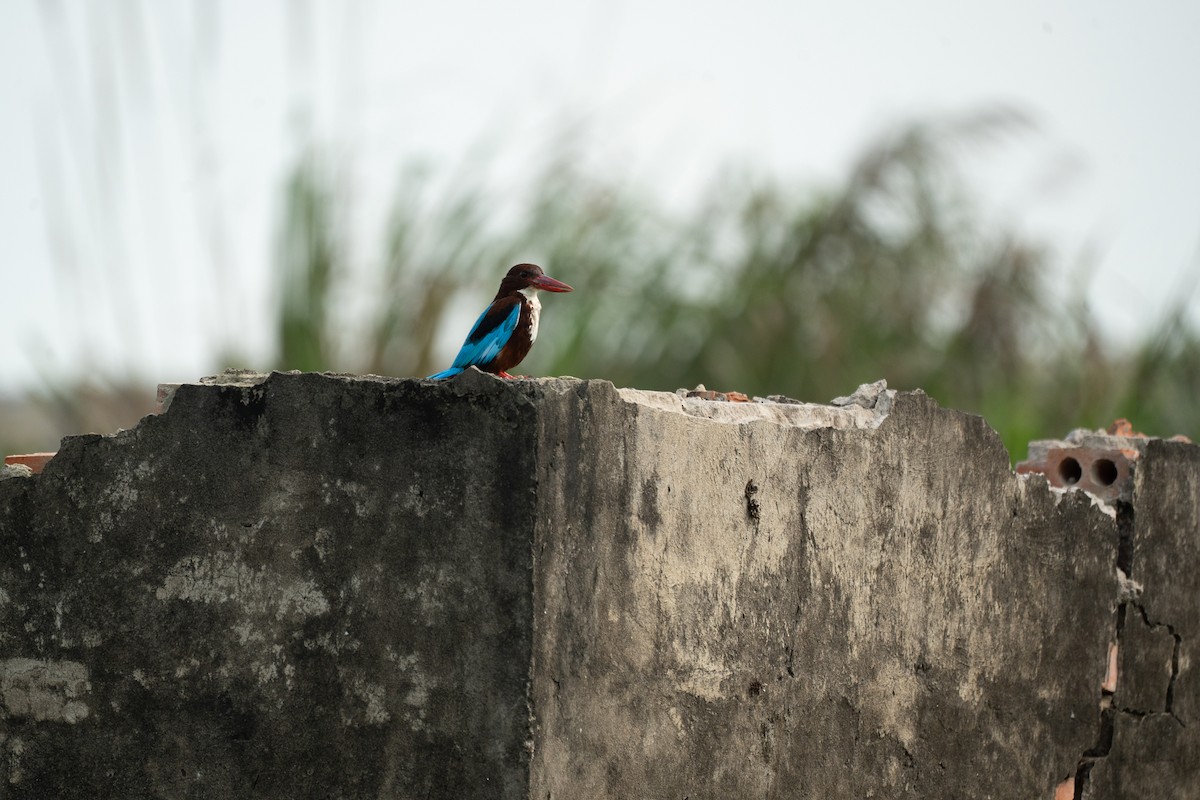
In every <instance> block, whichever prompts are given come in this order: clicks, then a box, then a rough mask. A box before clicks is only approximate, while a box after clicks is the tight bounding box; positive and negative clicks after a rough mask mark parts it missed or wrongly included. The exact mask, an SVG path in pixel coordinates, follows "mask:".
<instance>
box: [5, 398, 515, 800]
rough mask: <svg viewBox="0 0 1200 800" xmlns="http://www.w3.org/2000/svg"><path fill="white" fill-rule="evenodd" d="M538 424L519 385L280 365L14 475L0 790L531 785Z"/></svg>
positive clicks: (315, 793) (458, 791)
mask: <svg viewBox="0 0 1200 800" xmlns="http://www.w3.org/2000/svg"><path fill="white" fill-rule="evenodd" d="M535 430H536V416H535V413H534V407H533V405H532V404H531V403H530V402H529V400H528V398H526V397H525V396H523V395H521V394H520V393H516V392H504V391H492V392H474V393H471V394H470V395H469V396H464V395H463V394H461V393H460V392H459V391H457V390H456V389H455V388H454V387H450V388H446V389H440V390H435V389H431V388H430V387H429V386H425V385H422V384H420V383H418V382H415V381H408V382H401V381H382V380H345V379H340V378H331V377H323V376H319V375H286V376H284V375H277V376H274V377H273V378H271V379H270V380H268V381H266V382H265V383H262V384H261V385H240V386H212V387H208V386H205V387H201V386H183V387H182V388H180V389H179V391H178V393H177V394H176V396H175V398H174V401H173V403H172V405H171V408H170V410H169V412H168V413H167V414H166V415H165V416H161V417H148V418H146V419H145V420H143V421H142V423H141V424H140V425H139V426H138V427H137V428H136V429H135V430H132V431H126V432H123V433H120V434H118V435H117V436H114V437H107V438H102V437H99V436H89V437H81V438H77V439H71V440H68V441H67V442H65V443H64V447H63V448H62V450H61V452H60V453H59V455H58V456H57V457H56V458H55V459H54V460H53V461H52V462H51V463H50V464H49V465H48V466H47V468H46V470H45V472H44V473H43V474H42V475H41V476H40V477H37V478H31V479H26V480H8V481H4V482H3V483H0V553H2V557H0V590H2V593H0V598H3V601H4V602H0V657H4V658H7V659H8V660H5V661H2V662H0V690H2V691H3V701H4V706H3V708H2V709H0V716H2V717H3V719H0V742H2V743H0V748H3V749H4V751H5V752H4V753H0V779H2V780H3V782H2V783H0V786H3V787H4V790H7V791H8V792H10V793H11V795H10V796H12V797H28V798H48V797H128V798H136V797H184V796H187V797H221V798H236V797H279V798H285V797H287V798H293V797H313V798H318V797H319V798H329V797H422V798H424V797H446V798H448V797H470V796H488V795H491V794H496V795H500V794H504V795H507V796H512V797H515V796H519V795H520V794H521V792H522V791H523V787H525V785H526V783H527V764H528V750H527V738H528V733H527V730H528V708H527V702H526V684H527V678H528V668H529V667H528V665H529V660H530V646H531V641H532V640H531V630H530V625H529V621H530V619H531V618H532V610H531V605H530V603H531V598H530V591H529V585H530V578H529V575H530V559H531V552H530V546H529V538H530V533H531V531H532V529H533V521H534V514H535V499H536V498H535V496H534V494H533V493H532V492H531V491H530V490H531V488H532V486H533V475H534V474H535V471H536V461H535V454H536V441H535V439H534V432H535ZM485 475H486V478H485V477H483V476H485ZM31 659H36V660H37V661H36V662H33V663H41V664H44V665H46V666H44V667H43V668H42V670H41V672H40V673H37V672H36V670H35V671H34V674H33V675H32V676H31V677H27V678H20V676H21V675H28V672H29V669H32V668H27V667H26V665H27V664H28V663H30V660H31ZM80 665H84V666H85V667H86V669H87V671H88V675H87V687H86V688H83V686H82V684H80V683H79V681H75V682H74V683H71V682H64V681H63V680H61V679H59V680H57V682H56V680H55V679H53V677H52V676H53V675H66V676H75V675H76V670H75V668H77V667H79V666H80ZM19 680H25V681H26V683H27V684H28V685H30V686H34V687H39V688H37V689H36V691H35V692H32V693H29V692H27V693H22V692H21V691H20V690H19V688H18V682H19ZM56 692H59V693H61V701H53V700H52V699H47V698H46V696H47V695H54V694H55V693H56ZM14 698H17V701H16V702H14ZM29 698H42V699H40V700H38V701H37V702H34V701H33V700H31V699H29ZM70 703H76V704H82V705H83V706H85V707H86V713H83V712H79V713H75V714H71V713H70V711H69V709H70V708H71V705H70ZM2 793H3V792H2V791H0V794H2Z"/></svg>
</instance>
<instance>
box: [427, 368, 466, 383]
mask: <svg viewBox="0 0 1200 800" xmlns="http://www.w3.org/2000/svg"><path fill="white" fill-rule="evenodd" d="M461 372H462V368H461V367H451V368H450V369H444V370H442V371H441V372H436V373H434V374H433V375H430V376H429V377H428V378H426V379H425V380H427V381H440V380H444V379H445V378H453V377H454V376H455V375H458V374H459V373H461Z"/></svg>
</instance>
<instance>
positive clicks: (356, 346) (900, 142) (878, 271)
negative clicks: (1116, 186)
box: [274, 109, 1200, 460]
mask: <svg viewBox="0 0 1200 800" xmlns="http://www.w3.org/2000/svg"><path fill="white" fill-rule="evenodd" d="M1026 127H1027V123H1026V121H1025V120H1024V119H1023V117H1022V116H1021V115H1020V114H1018V113H1016V112H1014V111H1012V110H1005V109H996V110H992V111H988V112H985V113H977V114H972V115H968V116H965V117H961V118H956V119H945V120H932V121H922V122H918V123H914V124H911V125H908V126H905V127H902V128H900V129H897V130H894V131H891V132H889V133H887V134H886V135H884V136H882V137H881V138H880V139H879V140H878V141H877V142H875V143H874V144H872V145H871V146H869V147H868V148H867V149H866V150H865V151H864V152H863V153H862V154H861V155H860V157H859V158H858V159H857V161H856V163H855V165H854V166H853V168H852V169H851V170H850V171H849V173H848V174H847V175H846V176H845V178H844V180H842V181H841V182H840V183H838V184H837V185H831V186H815V187H813V186H793V185H789V184H785V183H782V182H780V181H777V180H773V179H770V178H765V177H761V176H754V175H753V174H750V173H748V172H746V171H736V170H729V171H727V172H726V173H724V174H723V175H722V176H721V177H720V178H719V179H717V180H715V181H714V182H713V183H712V185H711V186H710V187H709V189H708V190H707V192H706V193H704V194H703V196H702V197H699V198H697V202H696V204H695V207H694V209H693V211H692V212H691V213H689V214H679V213H671V212H668V211H667V210H666V209H664V208H663V207H662V206H661V205H660V204H658V203H656V202H655V201H654V200H653V195H652V194H651V193H649V192H646V191H641V190H639V188H638V187H636V186H630V185H627V184H623V183H620V182H618V181H617V180H613V179H606V178H604V177H600V176H595V175H590V174H586V173H585V172H583V171H581V170H580V169H579V168H577V166H576V165H577V164H578V163H581V162H582V161H583V159H582V158H581V157H580V156H581V154H580V153H578V152H577V151H576V149H575V146H574V145H573V144H572V142H571V141H564V142H562V143H561V144H560V146H559V147H558V148H557V149H556V150H555V151H554V152H553V153H551V154H550V156H549V157H547V159H546V161H545V164H544V166H543V167H542V168H541V170H540V171H538V172H537V173H536V174H535V176H534V177H533V178H532V179H531V180H530V185H529V186H528V187H523V188H527V191H524V192H522V193H520V194H519V195H518V196H519V197H520V198H521V202H519V203H517V205H516V209H517V213H516V214H515V215H514V216H515V221H514V222H513V223H512V224H511V225H510V226H509V227H508V228H506V229H500V230H497V229H496V227H495V226H492V225H489V224H488V223H489V209H496V208H498V207H500V206H501V205H504V206H505V207H506V210H509V211H511V210H512V206H513V202H512V199H511V198H510V197H506V198H498V197H496V196H493V195H490V194H489V193H488V192H487V190H486V189H485V188H484V187H483V186H476V185H471V184H456V185H455V186H454V188H453V190H452V191H451V192H450V195H449V196H448V197H446V198H442V199H441V200H440V201H438V202H434V201H433V200H432V199H431V198H430V197H427V196H426V195H425V193H426V191H427V190H428V185H427V183H426V182H427V179H428V175H422V174H421V173H420V172H419V171H410V172H409V173H406V175H405V176H404V177H403V178H402V179H401V181H400V189H399V192H398V194H397V196H398V198H399V199H398V200H397V202H396V203H395V206H394V209H393V212H392V217H391V219H392V222H391V226H390V231H389V234H388V237H387V240H386V241H385V243H384V247H383V251H384V254H383V257H382V258H381V259H380V260H379V262H378V263H379V267H378V268H377V269H376V270H374V272H373V273H371V274H369V275H368V277H367V281H366V285H357V286H338V285H337V284H338V282H339V281H342V280H346V281H359V282H360V283H361V281H362V278H361V277H358V278H353V277H351V276H352V275H354V273H353V271H352V270H351V269H349V265H348V264H343V263H338V259H339V257H340V256H339V251H338V250H337V249H336V248H330V247H327V246H325V245H324V244H323V243H326V242H331V241H336V240H338V239H339V238H341V237H342V235H343V232H342V231H339V230H337V229H336V227H335V220H336V219H337V215H336V214H335V213H333V209H332V208H328V207H326V208H321V207H320V206H321V204H326V205H329V204H332V203H334V202H335V200H334V197H335V194H334V193H333V192H332V191H330V190H329V189H328V185H327V184H326V186H325V188H322V181H327V180H328V178H327V177H322V176H323V175H325V176H327V175H328V172H327V171H326V172H322V171H321V170H319V169H317V170H314V169H313V164H312V161H311V160H306V161H305V162H304V163H302V164H300V165H298V166H297V168H296V173H295V177H294V180H293V181H292V183H291V185H290V187H289V190H288V202H287V207H288V208H289V212H288V213H287V214H285V216H284V227H283V231H282V233H281V240H282V241H283V242H284V243H285V247H283V248H282V251H281V258H280V261H279V271H278V273H277V280H278V296H279V297H280V298H281V302H280V305H279V308H278V317H279V321H280V342H279V353H280V357H279V358H278V360H277V361H276V362H275V364H274V366H275V367H277V368H280V369H337V370H348V371H356V372H357V371H371V372H377V373H382V374H389V375H426V374H429V373H432V372H434V371H436V370H438V369H441V368H443V367H444V366H445V365H446V361H447V360H448V359H449V358H450V357H451V356H452V351H449V352H445V353H442V354H441V356H440V358H439V357H438V355H437V354H436V353H435V349H434V345H435V343H436V342H437V341H438V340H439V336H441V335H442V334H443V333H444V330H443V329H444V328H445V327H446V326H447V325H449V324H456V325H457V326H459V327H461V328H462V330H452V331H450V332H449V333H448V334H446V335H448V336H450V337H451V339H452V341H453V344H454V346H457V344H458V342H459V341H460V340H461V336H462V335H464V334H465V332H466V326H467V325H469V324H470V319H473V318H474V311H475V309H473V310H472V313H471V314H470V316H469V317H467V318H463V319H461V320H451V319H448V309H449V308H450V307H451V304H452V301H453V298H454V295H455V293H456V292H459V291H461V290H463V289H465V288H468V287H469V288H470V289H471V290H472V291H473V293H474V294H475V295H477V296H478V297H479V298H480V300H479V302H480V305H481V306H482V303H484V302H486V300H487V299H488V298H490V296H491V294H492V292H493V291H494V287H495V285H496V284H497V283H498V280H499V277H500V275H501V274H502V273H503V271H504V270H505V269H507V267H508V266H509V265H510V264H511V263H516V262H517V261H520V260H535V261H537V262H539V263H541V264H542V265H543V266H544V267H545V268H546V269H547V270H548V271H549V272H550V273H551V274H553V275H555V276H556V277H559V278H561V279H563V280H566V281H567V282H569V283H571V284H572V285H573V286H575V288H576V292H575V293H574V294H572V295H569V296H564V297H562V298H559V297H555V298H552V299H551V301H550V302H549V303H547V310H546V313H545V314H544V315H543V322H542V334H541V338H540V339H539V341H538V344H537V346H536V347H535V348H534V351H533V354H532V355H531V356H530V357H529V358H528V359H527V360H526V362H525V363H524V364H523V365H522V371H524V372H527V373H528V374H533V375H574V376H578V377H588V378H605V379H608V380H611V381H613V382H614V383H616V384H617V385H619V386H637V387H641V388H647V389H662V390H667V391H671V390H674V389H676V388H679V387H692V386H695V385H696V384H698V383H704V384H706V385H707V386H708V387H709V388H716V389H720V390H737V391H742V392H745V393H747V394H751V395H768V394H786V395H789V396H792V397H796V398H799V399H804V400H809V401H816V402H824V401H828V400H829V399H830V398H832V397H835V396H837V395H842V394H848V393H849V392H851V391H852V390H853V389H854V388H855V386H857V385H858V384H860V383H864V382H869V381H873V380H876V379H878V378H886V379H887V380H888V382H889V385H890V386H892V387H894V388H901V389H916V388H921V389H924V390H925V391H926V392H928V393H929V394H931V395H932V396H934V397H935V398H936V399H937V400H938V401H939V402H941V403H942V404H943V405H946V406H950V407H955V408H961V409H965V410H968V411H973V412H976V413H979V414H982V415H983V416H985V417H986V418H987V420H988V422H989V423H991V424H992V425H993V427H995V428H996V429H997V430H998V431H999V432H1000V434H1001V436H1002V437H1003V439H1004V441H1005V443H1006V445H1007V446H1008V448H1009V451H1010V453H1011V454H1012V455H1013V457H1014V459H1018V460H1019V459H1020V458H1021V457H1022V456H1023V455H1024V452H1025V446H1026V444H1027V443H1028V441H1029V440H1031V439H1034V438H1049V437H1058V436H1061V435H1064V434H1065V433H1066V432H1067V431H1069V430H1070V429H1072V428H1074V427H1080V426H1082V427H1093V428H1094V427H1104V426H1107V425H1108V424H1109V423H1111V422H1112V421H1113V419H1115V418H1116V417H1122V416H1124V417H1128V418H1130V419H1132V420H1133V422H1134V425H1135V427H1136V428H1137V429H1139V430H1143V431H1146V432H1148V433H1152V434H1159V435H1171V434H1176V433H1183V434H1186V435H1189V436H1192V437H1193V438H1195V437H1196V436H1197V433H1200V410H1198V409H1200V406H1197V404H1195V403H1194V402H1192V401H1191V400H1190V399H1189V398H1194V397H1195V396H1196V393H1197V391H1198V390H1200V340H1198V338H1197V334H1196V331H1195V330H1193V329H1192V328H1190V327H1189V326H1188V324H1187V317H1186V314H1185V311H1186V302H1187V293H1186V292H1185V293H1183V294H1182V295H1181V296H1180V301H1179V304H1178V306H1177V307H1176V308H1175V309H1172V310H1171V311H1170V312H1169V313H1168V314H1166V315H1165V317H1164V319H1163V320H1162V321H1161V323H1160V324H1159V325H1158V326H1157V327H1156V328H1154V329H1153V330H1149V331H1148V332H1147V333H1146V335H1145V338H1144V340H1142V341H1136V342H1121V343H1113V342H1108V341H1106V340H1105V338H1104V337H1103V336H1102V335H1101V333H1102V331H1103V329H1104V326H1103V324H1102V321H1100V320H1097V319H1096V318H1095V317H1094V316H1093V315H1092V314H1091V312H1090V311H1089V309H1088V307H1087V303H1086V297H1085V287H1084V285H1083V284H1082V282H1076V283H1075V284H1074V285H1075V286H1076V288H1075V289H1074V290H1073V291H1075V292H1076V294H1074V295H1069V296H1061V295H1060V294H1056V293H1055V292H1054V291H1052V289H1051V285H1050V282H1051V278H1052V277H1054V275H1055V274H1056V273H1057V272H1058V271H1059V270H1061V268H1062V267H1061V265H1059V264H1057V263H1055V261H1054V256H1053V251H1052V250H1051V248H1050V247H1049V246H1048V245H1047V244H1045V243H1041V242H1037V241H1030V240H1029V239H1028V238H1027V237H1026V236H1024V235H1022V234H1021V233H1019V232H1017V231H1014V230H1007V229H1003V228H998V227H997V225H996V223H994V222H991V221H989V220H988V219H986V218H985V215H984V214H982V213H981V212H980V210H979V209H978V207H977V205H976V203H975V201H974V193H973V192H972V190H971V187H970V186H968V185H967V184H966V182H965V179H964V177H963V174H962V170H961V169H960V166H959V162H960V160H962V159H964V158H979V157H984V156H986V150H987V146H988V145H989V144H992V143H993V142H994V141H995V140H997V139H1001V138H1003V137H1005V136H1006V135H1009V134H1013V133H1019V132H1020V131H1021V130H1022V129H1024V128H1026ZM314 204H316V206H317V207H314ZM296 242H308V243H310V246H308V247H307V248H304V247H296V246H294V243H296ZM1193 277H1195V276H1193ZM355 292H360V293H361V292H368V293H370V294H371V296H372V297H374V298H376V299H377V300H379V302H378V303H377V304H376V305H375V306H374V308H373V311H372V313H371V314H370V315H369V316H368V319H367V320H365V321H364V324H363V325H360V326H358V327H356V328H355V329H354V333H353V334H351V338H350V340H343V341H340V342H339V341H336V340H337V339H338V337H339V336H342V331H340V330H334V329H331V326H330V322H329V321H330V319H332V318H333V317H335V316H336V314H335V313H334V306H335V305H336V304H337V303H338V298H339V297H344V296H346V295H347V294H351V293H355ZM343 327H345V326H343ZM344 338H345V337H343V339H344ZM441 338H442V339H443V340H444V339H445V336H441ZM314 343H324V344H323V345H321V346H314ZM333 353H340V354H342V355H341V356H339V357H335V356H333V355H332V354H333Z"/></svg>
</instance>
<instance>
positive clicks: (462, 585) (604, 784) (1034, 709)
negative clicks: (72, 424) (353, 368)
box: [0, 370, 1200, 800]
mask: <svg viewBox="0 0 1200 800" xmlns="http://www.w3.org/2000/svg"><path fill="white" fill-rule="evenodd" d="M164 405H165V406H167V407H168V410H167V413H165V414H164V415H161V416H158V417H152V418H147V419H146V420H144V421H143V422H142V423H141V424H140V425H139V426H138V428H136V429H134V430H132V431H126V432H122V433H120V434H117V435H115V436H111V437H99V436H87V437H77V438H75V439H72V440H69V441H67V442H66V443H65V444H64V447H63V449H62V450H61V452H60V455H59V456H58V457H57V458H56V459H54V460H53V461H52V462H51V463H50V464H49V465H48V466H47V468H46V471H45V472H44V473H43V474H42V475H40V476H34V477H22V478H14V479H10V480H5V481H3V482H0V556H2V558H0V658H8V659H10V661H11V663H13V664H16V665H17V666H18V667H21V669H18V670H17V672H19V673H21V674H26V673H25V672H24V671H22V670H23V669H24V667H22V665H27V662H28V663H36V664H56V663H70V664H77V665H79V666H80V667H81V668H82V669H84V670H86V672H84V673H83V674H85V675H86V676H87V686H86V690H85V689H83V688H79V685H78V684H73V685H75V686H76V687H77V695H76V697H74V698H72V699H77V700H80V701H81V702H85V703H86V705H87V708H88V714H87V715H86V716H85V717H81V718H78V719H76V720H75V721H74V724H69V725H65V724H63V721H62V720H54V719H50V718H45V719H38V718H35V717H34V716H32V715H30V714H23V715H19V714H14V713H12V708H9V710H8V711H7V712H5V713H4V714H0V781H2V783H0V795H3V796H11V797H14V798H24V797H28V798H34V797H38V798H40V797H47V796H58V797H95V796H122V797H133V798H137V797H177V796H221V797H251V796H253V797H280V798H283V797H287V798H293V797H314V798H315V797H322V798H324V797H330V796H341V797H379V798H400V797H414V796H416V797H433V798H462V797H504V798H537V800H546V799H547V798H549V800H566V798H598V799H600V800H603V799H604V798H629V797H654V798H659V797H661V798H668V797H670V798H678V797H684V796H690V797H692V798H702V797H761V798H792V797H865V796H876V797H895V798H932V799H936V798H951V797H954V798H961V797H980V798H983V797H1051V796H1053V795H1054V791H1055V787H1056V786H1061V785H1062V782H1063V781H1064V779H1067V778H1070V777H1074V776H1075V775H1076V774H1077V772H1078V771H1079V769H1080V766H1081V760H1080V756H1081V754H1084V753H1091V755H1089V756H1087V757H1086V759H1085V760H1086V765H1087V770H1086V774H1085V775H1083V777H1084V778H1085V780H1080V781H1079V783H1078V785H1079V791H1080V793H1086V794H1085V795H1084V796H1087V797H1097V798H1100V797H1147V796H1156V797H1157V796H1165V797H1189V796H1195V795H1194V794H1189V792H1190V791H1192V790H1191V788H1190V787H1192V786H1194V785H1195V783H1196V779H1197V766H1196V765H1197V764H1200V759H1198V758H1197V753H1196V741H1195V735H1196V730H1197V727H1196V726H1195V725H1194V724H1192V723H1193V722H1194V721H1195V719H1196V712H1197V701H1198V697H1197V690H1196V687H1195V685H1194V679H1195V676H1194V674H1193V670H1192V665H1193V662H1194V653H1193V647H1194V643H1195V642H1196V641H1197V639H1196V633H1197V631H1196V630H1195V627H1196V625H1197V624H1198V622H1200V615H1198V613H1197V609H1196V603H1195V599H1196V597H1197V596H1200V595H1198V594H1197V589H1198V588H1200V587H1197V586H1196V581H1197V576H1198V575H1200V569H1197V564H1196V551H1197V541H1198V539H1200V537H1198V536H1197V523H1196V518H1197V513H1198V512H1197V508H1196V506H1197V502H1198V501H1197V497H1198V493H1197V485H1196V482H1197V480H1198V477H1197V476H1200V464H1197V463H1196V451H1197V448H1194V447H1189V446H1185V445H1177V444H1176V445H1172V446H1171V447H1160V446H1159V445H1157V444H1152V445H1151V446H1149V447H1148V448H1147V450H1146V452H1145V454H1144V455H1143V459H1142V461H1140V462H1139V465H1138V474H1137V482H1138V483H1137V488H1136V491H1135V493H1134V495H1133V499H1132V501H1131V503H1130V504H1129V508H1128V509H1125V510H1124V511H1122V509H1121V508H1114V507H1112V506H1108V507H1106V506H1103V505H1096V504H1094V503H1093V502H1092V501H1091V500H1090V499H1089V498H1088V497H1086V496H1085V495H1083V494H1082V493H1079V492H1068V493H1056V492H1053V491H1051V489H1050V487H1049V486H1048V485H1047V483H1046V481H1045V480H1044V479H1043V478H1041V477H1040V476H1029V477H1018V476H1015V475H1014V474H1013V473H1012V472H1011V470H1010V469H1009V466H1008V464H1009V462H1008V454H1007V453H1006V452H1005V451H1004V449H1003V447H1002V446H1001V444H1000V442H999V439H998V437H997V436H996V435H995V433H994V432H993V431H991V430H990V429H989V428H988V426H987V425H986V423H985V422H984V421H983V420H981V419H980V418H978V417H975V416H972V415H968V414H963V413H960V412H955V411H950V410H945V409H942V408H940V407H938V405H937V404H936V403H935V402H934V401H933V400H931V399H930V398H928V397H926V396H925V395H923V394H921V393H919V392H918V393H896V392H891V391H887V390H886V389H885V388H884V387H882V386H867V387H863V388H862V389H860V391H858V392H855V393H854V394H853V395H851V396H850V397H848V398H845V399H844V401H843V404H841V405H836V406H824V405H815V404H803V403H796V402H792V401H788V402H774V403H718V402H712V401H708V400H703V399H699V398H687V397H681V396H679V395H677V394H666V393H656V392H641V391H636V390H624V389H622V390H618V389H615V388H614V387H613V386H612V385H611V384H608V383H606V382H603V381H577V380H574V379H545V380H526V381H501V380H498V379H495V378H492V377H490V376H486V375H483V374H481V373H478V372H477V371H474V370H472V371H468V372H467V373H465V374H464V375H462V376H460V377H458V378H456V379H454V380H450V381H445V382H441V383H437V384H433V383H429V382H423V381H416V380H392V379H383V378H375V377H371V376H368V377H350V376H328V375H298V374H273V375H271V376H269V377H268V376H261V375H252V374H238V375H234V376H227V377H218V378H216V379H212V380H208V381H205V382H202V384H200V385H184V386H181V387H179V388H178V389H177V390H175V391H174V392H173V393H167V395H165V396H164ZM1164 444H1165V443H1164ZM1131 515H1135V516H1136V526H1134V525H1131V524H1130V522H1131V520H1132V519H1133V516H1131ZM1118 566H1122V567H1123V568H1125V572H1124V575H1123V576H1122V574H1121V572H1120V571H1119V570H1118V569H1117V567H1118ZM1130 570H1132V571H1130ZM1112 644H1119V647H1118V648H1117V649H1116V650H1115V651H1113V652H1114V654H1115V657H1116V658H1115V663H1116V665H1117V666H1116V669H1115V671H1114V675H1113V677H1114V678H1115V680H1116V682H1115V684H1113V691H1112V692H1111V694H1110V695H1109V696H1108V697H1102V690H1101V688H1100V687H1101V684H1102V682H1104V681H1105V678H1106V672H1107V671H1109V670H1108V664H1107V659H1106V657H1105V655H1106V654H1107V653H1109V651H1110V645H1112ZM0 663H9V662H0ZM72 674H75V673H72ZM13 696H14V697H16V696H17V695H13ZM1102 701H1106V702H1107V707H1106V708H1105V709H1104V711H1103V712H1102V711H1101V710H1100V705H1101V702H1102ZM13 707H16V708H20V706H19V703H16V702H15V701H14V706H13ZM0 710H2V709H0ZM1101 750H1103V752H1101Z"/></svg>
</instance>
